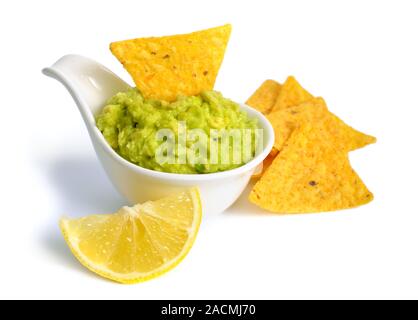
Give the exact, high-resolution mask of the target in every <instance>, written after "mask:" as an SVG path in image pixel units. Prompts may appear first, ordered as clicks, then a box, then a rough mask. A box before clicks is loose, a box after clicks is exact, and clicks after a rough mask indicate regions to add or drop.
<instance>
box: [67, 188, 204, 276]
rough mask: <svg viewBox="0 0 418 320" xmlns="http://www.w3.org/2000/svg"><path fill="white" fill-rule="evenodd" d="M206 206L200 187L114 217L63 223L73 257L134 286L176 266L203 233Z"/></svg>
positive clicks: (142, 205)
mask: <svg viewBox="0 0 418 320" xmlns="http://www.w3.org/2000/svg"><path fill="white" fill-rule="evenodd" d="M201 220H202V207H201V203H200V196H199V191H198V189H197V188H193V189H190V190H188V191H184V192H182V193H179V194H176V195H173V196H170V197H167V198H163V199H160V200H157V201H149V202H146V203H144V204H138V205H136V206H134V207H123V208H122V209H120V210H119V211H118V212H116V213H114V214H104V215H91V216H87V217H84V218H80V219H66V218H63V219H62V220H61V221H60V228H61V231H62V233H63V235H64V238H65V241H66V242H67V244H68V246H69V247H70V249H71V251H72V253H73V254H74V255H75V256H76V258H77V259H78V260H79V261H80V262H81V264H82V265H83V266H85V267H86V268H88V269H89V270H90V271H92V272H94V273H96V274H98V275H100V276H102V277H105V278H107V279H110V280H113V281H116V282H120V283H125V284H132V283H138V282H143V281H146V280H150V279H153V278H155V277H157V276H159V275H162V274H163V273H166V272H168V271H169V270H171V269H173V268H174V267H176V266H177V265H178V264H179V263H180V262H181V261H182V260H183V259H184V258H185V257H186V255H187V254H188V253H189V251H190V249H191V247H192V246H193V243H194V241H195V239H196V236H197V233H198V231H199V227H200V223H201Z"/></svg>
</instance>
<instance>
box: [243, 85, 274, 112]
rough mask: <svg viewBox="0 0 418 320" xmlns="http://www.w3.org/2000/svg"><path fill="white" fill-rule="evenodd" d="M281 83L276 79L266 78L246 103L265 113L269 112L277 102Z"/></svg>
mask: <svg viewBox="0 0 418 320" xmlns="http://www.w3.org/2000/svg"><path fill="white" fill-rule="evenodd" d="M281 87H282V86H281V84H280V83H278V82H276V81H274V80H266V81H264V83H263V84H262V85H261V86H260V87H259V88H258V89H257V90H256V91H255V92H254V94H253V95H252V96H251V97H250V98H249V99H248V100H247V102H246V104H248V105H249V106H250V107H253V108H254V109H256V110H258V111H260V112H261V113H263V114H269V113H270V110H271V109H272V108H273V106H274V104H275V103H276V100H277V96H278V95H279V92H280V89H281Z"/></svg>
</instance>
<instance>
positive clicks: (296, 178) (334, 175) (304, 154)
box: [249, 124, 373, 213]
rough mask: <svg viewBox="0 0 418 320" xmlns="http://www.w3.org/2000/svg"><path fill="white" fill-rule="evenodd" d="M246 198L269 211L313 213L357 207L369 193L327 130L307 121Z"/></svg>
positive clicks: (369, 197) (368, 199)
mask: <svg viewBox="0 0 418 320" xmlns="http://www.w3.org/2000/svg"><path fill="white" fill-rule="evenodd" d="M249 198H250V201H251V202H253V203H254V204H256V205H258V206H260V207H261V208H264V209H266V210H269V211H273V212H279V213H313V212H324V211H334V210H341V209H348V208H353V207H357V206H360V205H363V204H366V203H368V202H370V201H372V200H373V194H372V193H371V192H370V191H369V190H368V189H367V187H366V186H365V185H364V183H363V182H362V181H361V179H360V177H359V176H358V175H357V174H356V173H355V172H354V170H353V169H352V167H351V165H350V162H349V160H348V155H347V153H346V152H344V150H341V149H338V148H335V146H334V142H333V139H332V137H331V134H330V133H329V132H328V131H327V129H326V128H325V127H323V126H322V125H321V124H316V125H315V126H313V125H310V124H307V125H304V126H302V127H300V128H298V129H296V131H295V132H294V133H293V135H292V137H291V138H290V139H289V141H288V143H287V144H286V146H285V148H284V149H283V150H282V152H281V153H280V154H279V155H278V156H277V157H276V159H275V160H274V161H273V163H272V164H271V166H270V167H269V168H268V169H267V172H266V173H265V174H264V175H263V177H262V178H261V179H260V180H259V181H258V182H257V183H256V185H255V187H254V189H253V190H252V192H251V194H250V197H249Z"/></svg>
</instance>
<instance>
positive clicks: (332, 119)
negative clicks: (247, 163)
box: [267, 98, 376, 151]
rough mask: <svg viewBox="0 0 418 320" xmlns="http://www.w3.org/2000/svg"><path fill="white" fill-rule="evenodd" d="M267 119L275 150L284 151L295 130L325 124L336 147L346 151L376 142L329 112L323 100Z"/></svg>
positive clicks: (303, 104) (318, 99) (307, 103)
mask: <svg viewBox="0 0 418 320" xmlns="http://www.w3.org/2000/svg"><path fill="white" fill-rule="evenodd" d="M267 118H268V119H269V121H270V122H271V124H272V126H273V128H274V132H275V138H276V141H275V143H274V149H276V150H278V151H280V150H282V148H283V146H284V144H285V143H286V142H287V140H288V139H289V137H290V136H291V134H292V133H293V131H294V130H295V129H297V128H298V127H300V126H301V125H305V124H307V123H311V124H312V125H315V124H316V123H318V122H323V126H324V127H325V128H326V130H327V131H328V132H330V133H331V135H332V139H333V140H334V144H335V146H339V147H340V148H341V149H343V150H346V151H353V150H356V149H359V148H362V147H364V146H366V145H368V144H372V143H375V142H376V138H375V137H372V136H369V135H366V134H364V133H362V132H360V131H357V130H355V129H353V128H351V127H350V126H348V125H347V124H345V123H344V122H343V121H342V120H341V119H340V118H338V117H337V116H336V115H334V114H333V113H331V112H330V111H328V108H327V106H326V103H325V101H324V99H322V98H313V99H311V100H310V101H308V102H305V103H302V104H300V105H298V106H296V107H290V108H287V109H283V110H280V111H276V112H273V113H270V114H269V115H268V116H267Z"/></svg>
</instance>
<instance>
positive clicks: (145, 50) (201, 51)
mask: <svg viewBox="0 0 418 320" xmlns="http://www.w3.org/2000/svg"><path fill="white" fill-rule="evenodd" d="M231 29H232V27H231V25H225V26H222V27H217V28H213V29H208V30H204V31H198V32H194V33H190V34H185V35H175V36H167V37H160V38H142V39H134V40H126V41H120V42H114V43H112V44H111V45H110V50H111V51H112V53H113V54H114V55H115V56H116V58H118V60H119V61H120V62H121V63H122V64H123V65H124V67H125V68H126V70H127V71H128V72H129V74H130V75H131V76H132V78H133V80H134V82H135V84H136V86H137V87H138V89H139V90H140V91H141V92H142V94H143V95H144V96H145V97H146V98H153V99H160V100H166V101H173V100H175V99H176V98H177V96H179V95H187V96H191V95H197V94H200V93H201V92H202V91H205V90H212V89H213V87H214V84H215V80H216V77H217V74H218V70H219V68H220V66H221V64H222V61H223V58H224V54H225V50H226V46H227V44H228V40H229V37H230V34H231Z"/></svg>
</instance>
